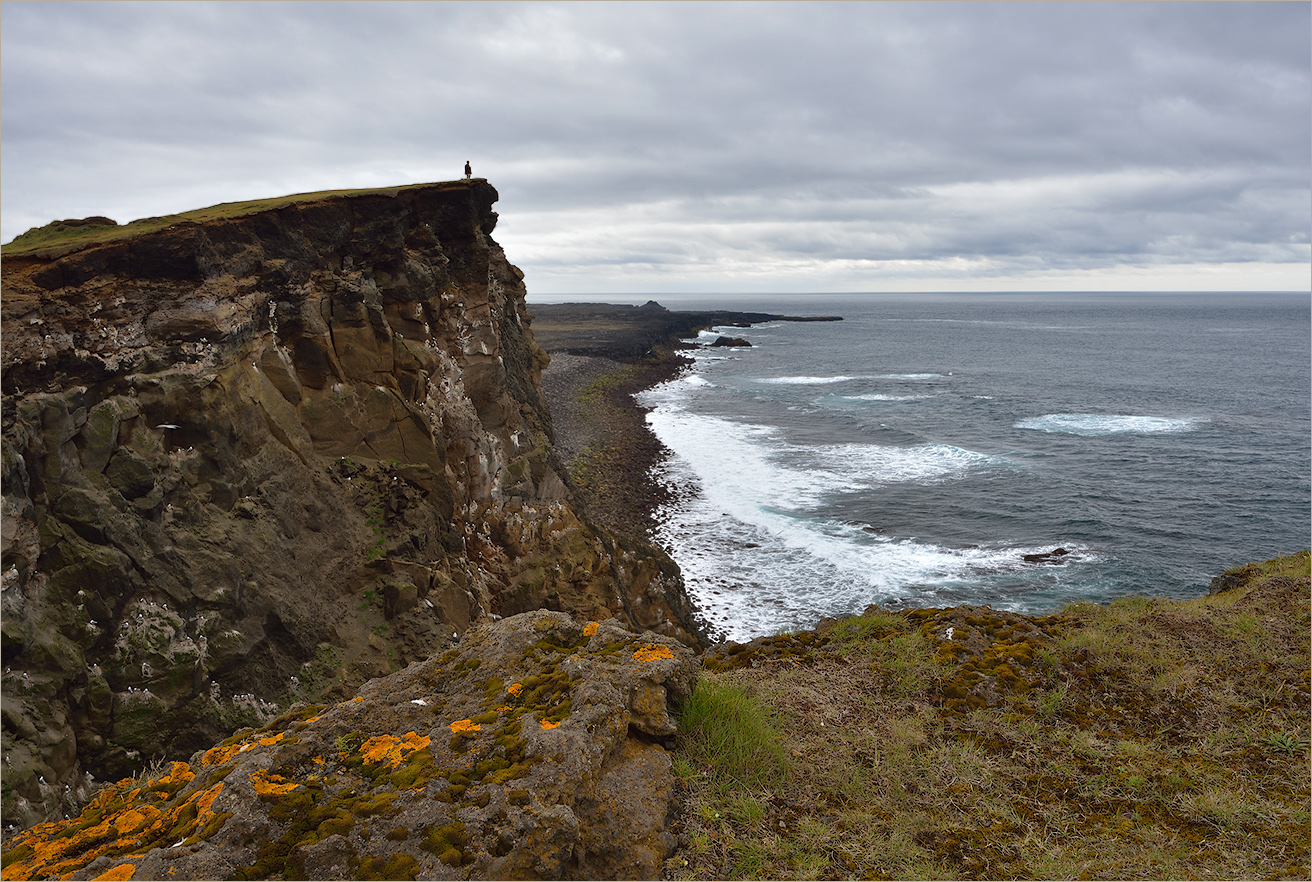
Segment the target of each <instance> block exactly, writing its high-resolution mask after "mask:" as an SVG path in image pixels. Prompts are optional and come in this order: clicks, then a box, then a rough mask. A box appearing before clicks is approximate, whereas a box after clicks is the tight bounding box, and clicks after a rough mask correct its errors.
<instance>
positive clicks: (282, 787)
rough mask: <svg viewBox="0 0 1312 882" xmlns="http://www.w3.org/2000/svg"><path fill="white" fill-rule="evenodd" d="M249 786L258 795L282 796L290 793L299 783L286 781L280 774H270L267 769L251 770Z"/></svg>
mask: <svg viewBox="0 0 1312 882" xmlns="http://www.w3.org/2000/svg"><path fill="white" fill-rule="evenodd" d="M251 786H252V787H254V788H255V792H256V793H258V794H259V795H260V796H282V795H283V794H284V793H291V792H292V791H293V790H295V789H296V788H297V787H300V786H301V785H299V784H297V783H296V782H295V781H288V780H287V779H286V778H284V777H283V776H282V775H274V774H271V773H270V772H269V771H268V770H267V769H260V770H259V771H257V772H251Z"/></svg>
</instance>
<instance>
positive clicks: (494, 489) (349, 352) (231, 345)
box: [0, 180, 698, 825]
mask: <svg viewBox="0 0 1312 882" xmlns="http://www.w3.org/2000/svg"><path fill="white" fill-rule="evenodd" d="M496 198H497V194H496V191H495V189H493V188H492V187H491V186H489V185H488V184H487V183H486V182H484V181H478V180H475V181H473V182H458V183H452V184H434V185H423V186H416V187H409V188H403V189H400V190H394V191H371V192H361V193H353V194H346V195H337V196H327V197H314V198H301V199H295V198H293V199H289V200H283V201H282V202H281V203H278V204H275V205H272V206H265V207H259V208H258V209H257V210H256V209H251V210H244V211H229V212H226V213H225V212H221V211H214V212H213V216H212V217H206V218H203V219H201V220H199V221H197V220H194V219H188V217H187V216H179V219H178V222H177V223H174V224H164V225H161V224H158V223H157V224H155V225H154V228H153V229H151V230H147V231H145V232H142V233H139V234H136V235H120V236H118V238H113V239H110V240H108V241H103V242H99V243H97V244H89V245H85V246H84V247H80V248H76V247H63V248H60V247H49V248H46V249H45V250H44V251H37V252H35V253H28V254H25V255H18V256H13V255H11V254H10V253H9V252H10V250H11V249H8V248H7V250H6V254H5V258H4V264H3V285H4V287H3V300H2V307H3V328H2V331H3V368H4V376H3V388H4V408H3V429H4V458H3V560H2V561H0V572H2V573H3V576H2V579H3V654H4V665H5V673H4V676H3V699H4V701H3V739H4V743H3V752H4V763H5V765H6V767H5V769H4V771H5V776H4V810H5V819H6V823H12V822H15V821H19V822H21V823H22V824H24V825H26V824H30V823H32V822H34V821H37V820H40V819H43V818H48V817H55V816H57V815H60V814H62V813H63V812H64V811H68V810H69V809H70V808H71V807H73V806H74V805H76V804H77V803H78V801H79V798H80V797H81V796H84V795H85V794H87V793H89V791H90V787H91V783H92V782H93V781H94V780H95V779H101V780H103V779H106V778H109V779H116V778H118V777H121V776H122V775H124V774H129V773H133V772H135V771H137V770H139V769H140V768H141V766H142V765H143V764H144V763H146V762H148V761H150V760H152V759H155V758H170V759H171V758H176V757H179V756H186V755H188V754H190V753H191V752H193V751H194V750H196V749H199V748H201V747H205V746H207V745H209V744H211V743H213V742H215V741H217V740H220V739H222V738H223V737H225V736H226V735H227V734H229V733H230V732H232V731H234V730H235V729H236V728H238V727H240V726H243V725H254V726H258V725H261V724H263V723H265V722H267V721H268V720H270V719H273V718H274V717H276V716H277V715H278V714H279V713H280V711H281V709H285V708H286V707H287V706H288V705H289V704H290V703H291V702H294V701H297V700H305V701H323V700H326V699H328V698H330V697H334V696H335V697H345V696H347V695H349V694H350V693H351V691H352V690H353V689H354V687H355V686H356V685H358V684H359V683H362V682H364V681H365V680H367V679H369V678H372V677H377V676H380V675H385V674H387V673H389V672H390V671H393V670H397V669H399V668H401V667H404V666H405V665H406V664H408V663H409V662H412V661H415V660H421V659H425V658H428V657H429V656H431V655H433V654H434V653H437V652H440V651H441V650H443V649H445V648H446V647H447V646H448V645H450V644H451V643H452V641H453V639H454V638H455V637H456V636H457V635H459V634H462V633H464V632H465V630H466V629H467V628H469V627H470V626H471V624H472V623H474V622H477V621H479V620H482V619H485V618H488V617H495V616H505V615H510V614H514V613H519V612H523V611H526V610H532V609H537V608H540V607H546V608H550V609H558V610H563V611H566V612H569V613H571V614H573V615H575V616H578V617H580V618H583V619H589V618H590V619H601V618H606V617H609V616H617V617H618V618H619V619H620V620H621V621H623V622H624V623H625V624H626V625H628V626H630V627H633V628H636V629H638V630H643V629H650V630H653V631H655V632H658V633H660V634H663V635H667V636H670V637H674V638H676V639H679V640H682V641H685V642H689V643H696V641H697V639H698V638H697V637H696V635H695V625H694V624H693V621H692V616H691V609H690V607H689V605H688V603H687V600H686V597H685V596H684V595H683V592H682V585H681V581H680V579H679V576H678V571H677V568H676V567H675V566H674V565H673V564H672V563H671V562H670V561H669V560H668V558H665V557H664V556H663V555H661V554H660V553H659V552H658V551H656V550H654V549H652V548H650V547H648V546H645V545H643V544H641V543H639V542H636V541H634V540H632V539H627V538H623V537H616V536H613V535H611V534H608V533H607V532H605V531H602V530H599V529H597V528H595V527H593V526H591V525H589V524H587V523H585V522H583V521H582V520H581V519H580V518H579V517H578V516H576V514H575V512H574V510H573V509H572V508H571V506H570V503H569V498H568V492H567V488H566V487H565V485H564V484H563V483H562V480H561V478H560V476H559V472H558V469H557V467H556V462H555V458H554V456H553V454H552V452H551V427H550V417H549V414H548V413H547V411H546V408H545V407H544V405H543V402H542V396H541V389H540V385H539V376H540V371H541V368H542V366H543V365H544V363H545V362H546V356H545V354H544V353H543V352H542V350H541V349H539V348H538V347H537V346H536V344H535V343H534V340H533V334H532V332H531V330H530V321H531V319H530V317H529V315H528V313H527V311H526V309H525V305H524V286H523V276H522V274H521V273H520V272H519V270H518V269H516V268H515V267H514V266H512V265H511V264H510V263H509V262H508V261H507V260H506V257H505V255H504V253H503V252H502V250H501V248H500V247H499V246H498V245H497V244H496V243H495V242H494V241H493V240H492V239H491V237H490V235H489V234H490V233H491V232H492V230H493V227H494V226H495V223H496V214H495V213H494V212H493V211H492V210H491V206H492V204H493V203H494V202H495V201H496ZM220 208H222V207H220ZM120 230H121V231H122V232H124V233H131V232H132V227H131V226H129V227H127V228H120ZM74 241H76V240H74Z"/></svg>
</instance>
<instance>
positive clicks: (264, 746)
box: [4, 610, 697, 879]
mask: <svg viewBox="0 0 1312 882" xmlns="http://www.w3.org/2000/svg"><path fill="white" fill-rule="evenodd" d="M696 671H697V664H696V661H695V659H694V657H693V655H692V653H691V652H690V651H689V650H688V649H687V648H686V647H684V646H683V645H682V644H680V643H678V642H677V641H674V640H671V639H669V638H665V637H661V636H659V635H657V634H654V633H652V632H645V633H642V634H637V633H634V632H632V631H628V630H625V629H624V628H622V627H621V626H620V625H619V623H618V622H616V621H614V620H610V621H606V622H601V623H598V622H590V623H587V624H581V623H579V622H576V621H574V620H573V619H571V618H570V617H569V616H566V615H564V614H562V613H557V612H549V611H545V610H540V611H535V612H529V613H524V614H522V615H518V616H514V617H511V618H507V619H503V620H501V621H499V622H494V623H488V624H484V625H481V626H479V627H477V628H475V629H474V630H472V631H470V632H469V633H468V634H466V635H465V637H464V638H463V639H462V640H461V641H460V643H459V644H458V645H457V646H456V647H455V648H453V649H451V650H449V651H448V652H446V653H444V654H443V655H441V656H438V657H435V658H431V659H429V660H427V661H424V662H418V663H415V664H412V665H410V666H409V667H408V668H406V669H405V670H404V671H401V672H399V673H396V674H392V675H390V676H387V677H383V678H381V679H377V680H373V681H370V682H368V683H366V684H365V685H364V686H363V687H362V688H361V689H360V692H359V694H358V695H356V696H355V697H353V698H351V699H349V700H347V701H343V702H340V703H338V704H336V705H333V706H331V707H322V706H308V707H307V706H302V707H300V708H298V709H295V710H293V711H292V712H290V713H288V714H285V715H283V716H282V717H280V718H279V719H277V720H275V721H274V722H272V723H271V724H269V725H267V726H265V727H263V728H261V729H258V730H256V729H247V730H244V731H241V732H238V733H237V734H236V735H234V736H233V737H231V738H229V739H228V740H226V741H225V742H223V743H222V744H219V745H217V746H215V747H213V748H211V749H209V750H205V751H200V752H197V753H196V754H195V755H194V756H192V757H191V758H190V760H189V761H188V762H174V763H172V764H171V765H170V767H169V769H168V771H167V773H166V774H163V775H159V776H157V777H155V778H153V779H150V780H147V781H145V782H144V783H143V782H141V781H138V782H133V781H131V780H126V781H123V782H120V783H119V784H118V785H116V786H114V787H109V788H106V789H105V790H103V791H101V793H100V794H99V795H97V797H96V798H95V799H94V800H93V802H92V803H91V805H90V806H89V807H88V809H87V811H86V812H85V813H84V814H83V815H82V816H80V817H78V818H74V819H72V820H70V821H66V822H61V823H56V824H44V825H41V826H38V827H36V828H34V829H32V830H29V831H27V832H25V833H23V834H20V835H19V836H18V837H16V838H15V839H13V840H12V841H11V842H10V843H9V847H8V849H7V850H6V851H5V853H4V862H5V878H6V879H29V878H38V877H45V876H51V875H54V874H61V875H62V876H63V877H64V878H71V879H92V878H97V877H101V878H134V877H135V878H141V879H144V878H150V879H234V878H235V879H267V878H288V879H291V878H298V879H320V878H323V879H327V878H339V879H340V878H388V879H401V878H411V879H413V878H417V877H420V878H427V879H471V878H494V879H518V878H539V879H566V878H568V879H626V878H656V877H658V876H659V874H660V870H661V862H662V861H663V860H664V859H665V858H666V857H667V856H668V855H669V854H670V853H671V852H672V851H673V848H674V846H675V841H674V839H673V837H672V836H671V835H670V834H669V833H668V832H667V830H666V817H667V816H668V815H669V814H670V812H671V811H672V808H673V806H672V797H673V792H674V786H673V778H672V775H671V772H670V755H669V753H668V752H667V750H666V748H665V746H664V739H666V738H668V737H669V736H670V735H672V734H673V733H674V731H675V721H674V716H673V712H674V710H675V707H676V706H677V704H678V703H679V702H680V701H682V700H683V699H684V698H686V697H687V696H688V695H689V694H690V693H691V691H692V688H693V685H694V683H695V678H696ZM115 833H116V834H117V835H112V834H115ZM107 873H109V874H114V875H112V876H105V875H104V874H107Z"/></svg>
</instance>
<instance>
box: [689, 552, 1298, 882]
mask: <svg viewBox="0 0 1312 882" xmlns="http://www.w3.org/2000/svg"><path fill="white" fill-rule="evenodd" d="M1308 586H1309V583H1308V553H1307V552H1303V553H1301V554H1298V555H1294V556H1292V557H1285V558H1279V559H1276V560H1273V561H1269V562H1267V563H1265V564H1249V565H1248V566H1246V567H1242V568H1238V569H1236V570H1232V571H1231V572H1230V573H1227V574H1226V575H1225V576H1223V577H1221V578H1220V579H1218V580H1217V581H1216V583H1214V589H1219V588H1224V590H1220V591H1219V592H1218V593H1215V594H1212V595H1210V596H1208V597H1203V598H1199V599H1196V600H1191V601H1183V602H1179V601H1168V600H1148V599H1131V600H1124V601H1120V602H1117V603H1113V604H1111V605H1109V606H1097V605H1093V604H1076V605H1074V606H1071V607H1068V608H1067V609H1065V610H1063V611H1062V612H1061V613H1059V614H1057V615H1052V616H1046V617H1027V616H1020V615H1015V614H1011V613H1003V612H998V611H995V610H991V609H988V608H978V607H976V608H968V607H962V608H955V609H948V610H914V611H908V612H905V613H899V614H890V613H883V612H876V611H873V610H872V611H871V612H870V613H869V614H867V615H864V616H861V617H859V618H853V619H848V620H844V621H842V622H839V623H837V624H836V625H833V626H832V627H830V628H828V629H826V630H822V631H819V632H807V633H803V634H797V635H783V636H780V637H775V638H766V639H763V640H759V641H756V642H754V643H753V644H750V645H749V646H747V647H731V650H733V651H731V652H728V653H724V654H720V655H715V656H709V657H707V658H706V659H705V660H704V662H703V676H702V678H701V681H700V683H699V685H698V687H697V690H696V692H695V693H694V695H693V697H692V699H691V700H690V701H689V703H688V704H687V705H685V708H684V712H683V726H682V729H683V731H682V734H681V738H682V739H683V740H682V755H681V757H680V759H678V760H677V761H676V764H675V769H676V772H677V773H679V774H680V775H681V779H682V786H683V790H684V798H685V804H684V809H683V814H682V818H681V825H682V829H681V830H680V831H679V832H680V834H681V842H682V846H681V848H680V851H679V852H678V853H677V854H676V855H675V857H674V858H672V859H671V860H670V861H669V862H667V865H666V875H667V877H668V878H676V879H677V878H695V879H716V878H775V879H785V878H920V879H928V878H980V879H1002V878H1040V879H1068V878H1084V879H1094V878H1118V879H1131V878H1148V879H1185V878H1221V879H1253V878H1297V879H1307V878H1308V877H1309V866H1308V844H1309V764H1308V751H1309V743H1308V739H1309V645H1308V636H1309V627H1310V626H1309V617H1308V599H1309V587H1308Z"/></svg>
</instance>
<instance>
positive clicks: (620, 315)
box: [529, 301, 842, 539]
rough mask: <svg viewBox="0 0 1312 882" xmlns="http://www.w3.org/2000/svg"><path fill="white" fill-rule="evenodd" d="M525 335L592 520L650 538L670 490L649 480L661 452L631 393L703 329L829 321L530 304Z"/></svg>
mask: <svg viewBox="0 0 1312 882" xmlns="http://www.w3.org/2000/svg"><path fill="white" fill-rule="evenodd" d="M529 311H530V313H531V314H532V316H533V333H534V337H535V339H536V340H537V341H538V345H540V346H542V348H543V349H545V350H546V351H547V352H548V353H549V354H550V355H551V362H550V363H549V364H548V365H547V366H546V367H545V368H544V369H543V371H542V390H543V394H544V397H545V398H546V401H547V405H548V409H549V410H550V412H551V419H552V427H553V430H554V437H555V444H554V447H555V451H556V454H557V456H559V458H560V461H561V463H562V465H563V466H564V469H565V471H566V472H567V473H568V480H569V482H570V483H571V486H572V488H573V489H574V490H575V492H576V493H577V494H578V496H579V498H580V499H581V500H582V504H583V506H584V508H585V510H586V511H587V512H588V514H589V515H590V516H592V517H593V518H595V519H596V520H597V521H598V522H600V523H601V524H603V525H604V526H606V527H609V528H612V529H617V530H622V531H626V532H628V533H631V534H633V535H636V536H641V537H643V538H647V539H650V538H651V535H652V529H653V527H654V526H655V518H656V514H657V510H658V509H659V507H660V506H661V505H662V504H663V503H665V502H667V501H669V498H670V492H671V491H670V489H669V488H668V487H665V486H664V485H661V484H659V483H657V482H656V481H655V480H654V479H653V478H652V468H653V467H654V466H656V465H657V464H659V463H660V462H661V460H662V459H663V458H664V457H665V456H666V455H667V454H668V451H667V450H666V448H665V446H664V445H663V444H661V443H660V441H659V440H657V438H656V436H655V435H654V434H653V433H652V432H651V430H650V428H648V426H647V422H646V413H647V411H646V409H645V408H643V407H641V406H640V405H639V404H638V403H637V402H636V401H635V400H634V398H633V396H634V395H635V394H636V393H638V392H641V391H643V390H645V389H650V388H652V387H653V386H656V385H659V384H660V383H663V382H665V381H666V380H670V379H673V378H674V377H676V376H678V375H679V373H680V372H681V371H682V370H683V369H684V368H685V367H687V365H688V364H690V363H691V362H690V359H689V358H688V357H687V356H686V355H684V354H683V353H684V351H686V350H687V348H688V345H687V344H684V343H681V342H680V341H681V339H684V338H687V337H690V336H692V335H693V334H695V333H696V332H697V331H698V330H701V329H703V328H710V327H738V328H745V327H750V326H751V325H753V324H760V323H763V322H768V321H786V322H815V321H819V322H830V321H841V320H842V319H841V318H839V317H837V316H788V315H776V314H772V313H760V312H740V311H726V310H677V311H672V310H667V309H665V308H664V307H663V306H661V305H660V304H659V303H657V302H655V301H648V302H647V303H646V304H645V305H643V306H640V307H637V306H623V305H615V304H593V303H588V304H576V303H564V304H534V305H531V306H530V307H529Z"/></svg>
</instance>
